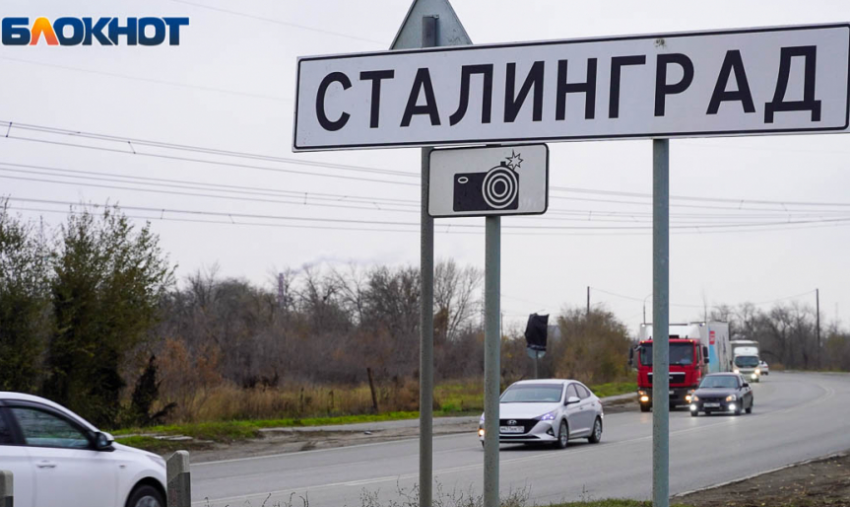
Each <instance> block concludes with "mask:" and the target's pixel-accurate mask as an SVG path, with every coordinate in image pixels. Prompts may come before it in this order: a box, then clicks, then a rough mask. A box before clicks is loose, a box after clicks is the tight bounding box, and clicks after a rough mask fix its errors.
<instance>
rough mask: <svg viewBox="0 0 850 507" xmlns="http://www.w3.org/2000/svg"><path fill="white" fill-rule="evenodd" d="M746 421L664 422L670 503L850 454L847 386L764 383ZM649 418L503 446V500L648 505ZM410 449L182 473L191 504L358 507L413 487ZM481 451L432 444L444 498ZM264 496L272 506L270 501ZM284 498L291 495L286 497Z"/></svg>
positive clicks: (470, 477) (475, 465)
mask: <svg viewBox="0 0 850 507" xmlns="http://www.w3.org/2000/svg"><path fill="white" fill-rule="evenodd" d="M754 393H755V408H754V411H753V414H751V415H742V416H739V417H734V416H711V417H705V416H701V417H698V418H693V417H691V416H690V414H689V413H688V412H685V411H679V412H674V413H672V414H671V417H670V443H671V465H670V470H671V477H670V490H671V493H672V494H676V493H682V492H685V491H690V490H694V489H698V488H701V487H706V486H710V485H712V484H717V483H722V482H726V481H730V480H734V479H736V478H740V477H744V476H747V475H752V474H754V473H758V472H760V471H767V470H771V469H774V468H778V467H781V466H784V465H787V464H790V463H794V462H797V461H801V460H805V459H810V458H815V457H819V456H823V455H826V454H830V453H833V452H837V451H843V450H846V449H850V375H841V374H834V375H832V374H801V373H786V374H783V373H779V372H774V373H772V374H771V375H770V376H768V377H767V378H766V379H764V381H763V382H762V383H761V384H755V385H754ZM651 433H652V417H651V414H641V413H639V412H637V411H635V412H627V413H617V414H610V415H608V416H606V418H605V430H604V434H603V441H602V443H601V444H598V445H592V444H588V443H586V441H579V442H574V443H572V444H571V445H570V446H569V447H568V448H567V449H566V450H562V451H559V450H550V449H541V448H525V447H522V446H507V445H505V446H502V452H501V486H502V493H503V494H506V493H508V492H509V491H510V490H517V489H521V488H527V489H528V490H529V491H530V495H531V499H532V500H534V501H536V502H537V503H542V504H548V503H550V502H555V501H562V500H582V499H589V498H608V497H618V498H619V497H628V498H638V499H648V498H649V497H650V495H651V472H652V462H651V452H652V438H651ZM418 449H419V447H418V442H417V440H405V441H397V442H387V443H378V444H368V445H363V446H354V447H346V448H338V449H327V450H319V451H306V452H300V453H292V454H284V455H277V456H267V457H261V458H246V459H238V460H229V461H219V462H209V463H201V464H197V465H193V467H192V497H193V498H194V499H195V503H194V504H195V505H209V506H210V507H224V506H225V505H231V506H233V505H240V506H247V505H252V506H260V505H263V504H264V501H265V502H266V503H265V505H266V506H271V505H275V504H276V503H281V502H286V501H288V500H290V499H291V498H294V499H295V500H296V502H295V505H301V501H300V500H298V497H299V496H306V497H307V498H309V502H310V506H311V507H341V506H344V505H347V506H349V507H355V506H359V505H360V496H361V493H362V492H363V491H364V490H366V491H370V492H376V491H377V492H379V494H380V498H382V499H384V500H388V499H390V498H397V493H396V490H397V486H401V487H402V488H410V487H411V486H413V485H414V484H415V483H416V482H417V480H418V457H417V453H418ZM483 456H484V455H483V451H482V449H481V445H480V444H479V442H478V439H477V436H476V435H475V434H469V435H451V436H444V437H438V438H435V439H434V470H435V476H436V480H437V481H438V482H439V483H440V484H441V485H442V487H443V489H444V490H452V489H458V490H463V491H468V490H470V488H471V489H472V491H474V492H476V493H478V492H480V489H481V484H482V482H483V479H482V474H483V468H482V462H483ZM270 494H271V497H269V495H270ZM293 495H294V496H293Z"/></svg>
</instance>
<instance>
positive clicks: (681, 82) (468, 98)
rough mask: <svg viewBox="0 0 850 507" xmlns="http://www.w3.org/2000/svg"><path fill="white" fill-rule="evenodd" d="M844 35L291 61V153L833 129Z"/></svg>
mask: <svg viewBox="0 0 850 507" xmlns="http://www.w3.org/2000/svg"><path fill="white" fill-rule="evenodd" d="M849 60H850V24H836V25H815V26H796V27H784V28H757V29H747V30H728V31H717V32H697V33H676V34H666V35H646V36H633V37H611V38H604V39H579V40H566V41H550V42H530V43H516V44H502V45H487V46H465V47H451V48H436V49H423V50H403V51H389V52H378V53H364V54H352V55H342V56H319V57H305V58H301V59H299V60H298V90H297V94H296V95H297V96H296V114H295V129H294V149H295V150H296V151H316V150H336V149H354V148H381V147H392V146H440V145H452V144H479V143H480V144H483V143H490V144H494V143H508V142H524V141H556V140H561V141H567V140H580V139H614V138H647V137H676V136H688V137H704V136H727V135H729V136H731V135H759V134H778V133H818V132H840V131H845V130H847V127H848V112H850V108H848V105H850V102H848V90H850V86H848V80H850V70H848V67H849V65H848V61H849Z"/></svg>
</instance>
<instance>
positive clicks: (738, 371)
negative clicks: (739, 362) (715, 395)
mask: <svg viewBox="0 0 850 507" xmlns="http://www.w3.org/2000/svg"><path fill="white" fill-rule="evenodd" d="M732 373H741V370H739V369H738V368H735V369H734V370H732Z"/></svg>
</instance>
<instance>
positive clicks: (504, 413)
mask: <svg viewBox="0 0 850 507" xmlns="http://www.w3.org/2000/svg"><path fill="white" fill-rule="evenodd" d="M603 417H604V414H603V412H602V403H601V402H600V401H599V398H597V397H596V395H594V394H593V393H592V392H591V391H590V389H588V388H587V386H585V385H584V384H582V383H581V382H578V381H575V380H561V379H551V380H523V381H520V382H516V383H515V384H511V386H510V387H508V388H507V389H505V392H504V393H502V396H501V398H500V399H499V442H500V443H503V444H512V443H522V444H540V443H548V444H551V445H553V446H555V447H557V448H559V449H563V448H565V447H567V445H568V444H569V442H570V439H573V438H586V439H588V440H589V441H590V442H591V443H594V444H596V443H599V441H600V440H602V419H603ZM478 436H479V439H480V440H481V443H482V444H483V443H484V438H485V437H486V436H485V435H484V416H483V415H482V416H481V420H480V422H479V428H478Z"/></svg>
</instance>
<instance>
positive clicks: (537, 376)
mask: <svg viewBox="0 0 850 507" xmlns="http://www.w3.org/2000/svg"><path fill="white" fill-rule="evenodd" d="M539 359H540V352H539V351H536V350H535V351H534V378H535V379H539V378H540V374H539V373H538V369H537V361H538V360H539Z"/></svg>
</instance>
